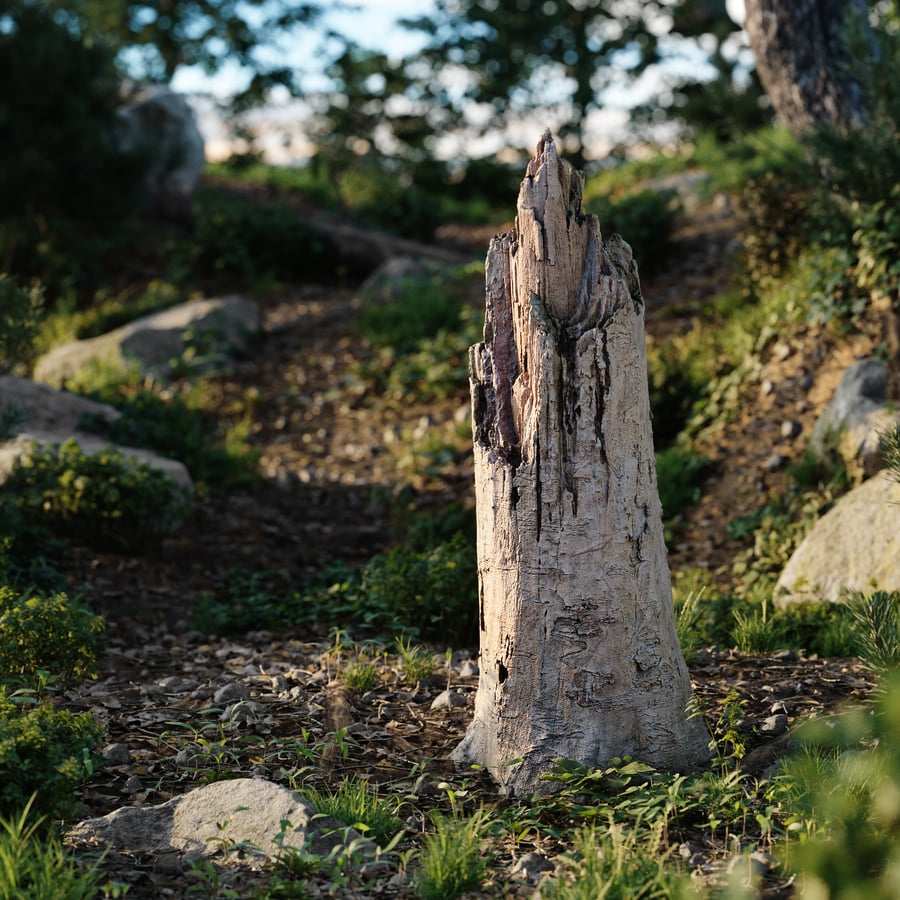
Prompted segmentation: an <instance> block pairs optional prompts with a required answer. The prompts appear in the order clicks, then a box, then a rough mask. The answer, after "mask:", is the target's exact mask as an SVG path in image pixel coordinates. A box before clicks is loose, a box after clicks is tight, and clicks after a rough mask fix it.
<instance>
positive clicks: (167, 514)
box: [4, 440, 187, 552]
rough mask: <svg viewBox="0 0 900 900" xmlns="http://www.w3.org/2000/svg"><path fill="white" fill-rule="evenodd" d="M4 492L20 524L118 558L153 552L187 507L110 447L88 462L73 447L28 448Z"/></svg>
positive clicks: (150, 472) (180, 496) (171, 488)
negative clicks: (123, 554) (119, 554)
mask: <svg viewBox="0 0 900 900" xmlns="http://www.w3.org/2000/svg"><path fill="white" fill-rule="evenodd" d="M4 491H6V492H7V493H8V494H9V496H11V497H14V498H15V500H14V502H15V506H16V508H17V510H18V511H19V513H20V514H21V515H22V516H23V517H24V518H25V520H26V521H27V522H30V523H32V524H35V525H37V526H38V527H42V528H44V529H46V530H47V531H50V532H52V533H54V534H59V535H61V536H64V537H71V538H75V539H78V540H81V541H84V542H85V543H88V544H90V545H92V546H96V547H99V548H109V549H115V550H120V551H124V550H128V551H132V552H141V551H146V550H148V549H153V548H155V547H156V546H157V545H158V544H159V542H160V540H161V539H162V537H163V536H164V535H165V534H166V533H167V531H168V530H169V529H170V528H171V527H172V525H173V523H174V522H176V521H178V519H179V518H181V517H182V516H183V515H184V513H185V511H186V508H187V506H186V498H185V496H184V491H183V489H181V488H180V487H179V486H177V485H176V484H175V483H174V482H173V481H172V480H171V479H170V478H169V477H168V476H167V475H165V474H164V473H162V472H160V471H159V470H157V469H154V468H152V467H150V466H148V465H147V464H146V463H138V464H133V461H132V462H129V461H128V460H127V459H126V458H125V456H124V455H123V454H122V452H121V451H119V450H116V449H114V448H108V449H106V450H102V451H100V452H99V453H97V454H94V455H93V456H89V455H87V454H85V453H84V452H83V451H82V450H81V448H80V447H79V446H78V444H77V443H76V442H75V441H74V440H69V441H66V442H65V443H64V444H62V445H61V446H59V447H49V446H45V447H41V446H40V445H37V444H34V445H32V447H31V449H30V451H29V452H28V453H26V454H24V455H23V456H22V458H21V459H20V460H19V461H18V462H17V463H16V466H15V467H14V469H13V471H12V473H11V474H10V476H9V478H8V479H7V481H6V482H5V485H4Z"/></svg>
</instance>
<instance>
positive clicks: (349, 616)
mask: <svg viewBox="0 0 900 900" xmlns="http://www.w3.org/2000/svg"><path fill="white" fill-rule="evenodd" d="M310 599H312V600H313V601H314V602H316V603H317V604H318V605H319V606H320V607H321V608H323V609H328V610H330V611H331V613H332V615H333V616H334V618H335V619H336V620H337V621H341V622H348V623H352V626H355V627H361V628H363V629H365V630H366V631H367V632H371V633H374V634H378V635H404V634H406V635H412V636H415V637H418V638H421V639H423V640H426V639H427V640H432V641H436V642H439V643H442V644H446V645H448V646H452V647H467V646H472V645H473V644H475V643H477V640H478V606H477V602H478V570H477V563H476V557H475V545H474V544H473V543H472V542H471V541H470V540H469V539H467V538H466V537H464V536H463V535H462V534H457V535H455V536H454V537H452V538H451V539H450V540H449V541H446V542H445V543H442V544H439V545H438V546H437V547H435V548H433V549H431V550H425V551H411V550H410V549H409V548H408V547H406V546H403V545H401V546H399V547H396V548H395V549H394V550H392V551H391V552H390V553H388V554H387V555H379V556H375V557H373V558H372V559H371V560H369V562H368V563H367V564H366V565H365V566H364V567H363V569H362V570H361V571H360V572H359V573H358V574H357V575H354V576H351V577H350V578H348V579H347V580H345V581H342V582H339V583H337V584H333V585H332V586H331V587H329V588H328V589H327V590H325V591H322V592H319V593H317V594H314V595H313V596H312V597H311V598H310Z"/></svg>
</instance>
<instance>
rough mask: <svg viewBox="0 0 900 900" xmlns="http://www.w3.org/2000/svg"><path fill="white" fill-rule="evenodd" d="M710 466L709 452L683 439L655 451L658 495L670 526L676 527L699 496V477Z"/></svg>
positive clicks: (670, 527)
mask: <svg viewBox="0 0 900 900" xmlns="http://www.w3.org/2000/svg"><path fill="white" fill-rule="evenodd" d="M708 468H709V459H708V458H707V457H706V456H702V455H701V454H699V453H695V452H694V451H693V450H691V449H690V447H688V446H686V445H684V444H681V443H676V444H673V445H672V446H671V447H669V448H667V449H666V450H662V451H660V452H658V453H657V454H656V480H657V482H658V485H659V499H660V502H661V503H662V509H663V516H664V518H665V520H666V523H667V528H668V529H669V530H671V529H672V528H673V527H676V525H677V521H678V519H679V518H680V517H681V515H682V513H684V511H685V510H687V509H688V508H689V507H691V506H693V505H694V504H695V503H696V502H697V501H698V500H699V499H700V494H701V491H700V481H701V479H702V478H703V476H704V475H705V474H706V472H707V470H708ZM670 536H671V535H670Z"/></svg>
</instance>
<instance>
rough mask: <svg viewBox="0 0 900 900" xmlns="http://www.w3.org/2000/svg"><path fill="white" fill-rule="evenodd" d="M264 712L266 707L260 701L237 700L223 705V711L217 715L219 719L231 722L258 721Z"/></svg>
mask: <svg viewBox="0 0 900 900" xmlns="http://www.w3.org/2000/svg"><path fill="white" fill-rule="evenodd" d="M265 712H266V707H265V706H264V705H263V704H262V703H257V702H256V701H254V700H238V702H237V703H232V704H231V706H227V707H225V711H224V712H223V713H222V715H221V716H219V721H220V722H230V723H232V724H238V723H243V722H251V723H252V722H258V721H259V720H260V718H261V717H262V716H263V715H265Z"/></svg>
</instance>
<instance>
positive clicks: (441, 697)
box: [431, 691, 466, 709]
mask: <svg viewBox="0 0 900 900" xmlns="http://www.w3.org/2000/svg"><path fill="white" fill-rule="evenodd" d="M465 705H466V698H465V697H463V695H462V694H460V693H457V692H456V691H441V693H440V694H438V695H437V697H435V698H434V700H432V701H431V708H432V709H451V708H452V707H454V706H465Z"/></svg>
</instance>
